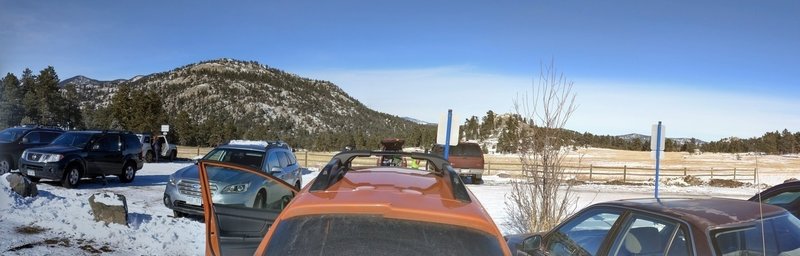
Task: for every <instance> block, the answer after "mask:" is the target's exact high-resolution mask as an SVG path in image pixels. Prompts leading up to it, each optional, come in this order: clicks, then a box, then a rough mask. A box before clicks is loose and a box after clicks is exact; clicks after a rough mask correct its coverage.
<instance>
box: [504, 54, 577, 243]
mask: <svg viewBox="0 0 800 256" xmlns="http://www.w3.org/2000/svg"><path fill="white" fill-rule="evenodd" d="M572 85H573V82H572V81H568V80H567V78H566V76H564V74H563V73H559V72H558V71H557V70H556V68H555V65H554V62H553V61H551V62H550V64H547V65H545V64H543V65H542V67H541V71H540V73H539V78H538V79H537V80H535V81H534V84H533V85H532V91H531V93H530V94H527V93H526V94H524V95H521V96H520V97H518V98H517V99H516V100H515V101H514V109H515V110H516V113H517V114H518V115H519V116H521V117H522V118H523V120H524V121H525V122H526V123H527V125H522V126H521V127H522V129H520V131H519V138H520V141H519V144H518V147H517V149H518V152H519V157H520V160H521V162H522V177H521V178H520V179H517V180H514V181H512V182H511V188H512V189H511V193H510V194H509V195H508V197H509V199H510V200H508V201H506V212H507V213H508V215H509V223H507V224H506V225H508V227H509V228H511V229H512V230H513V231H514V232H516V233H528V232H538V231H544V230H549V229H551V228H553V227H554V226H555V225H557V224H558V223H559V222H560V221H561V220H563V219H564V218H566V217H568V216H569V215H570V214H572V212H573V211H574V205H575V201H576V200H577V198H576V197H575V195H574V194H573V193H572V183H570V182H567V180H568V179H569V178H570V177H568V176H567V175H566V172H565V167H564V166H563V165H562V162H563V160H564V158H565V157H566V156H567V154H568V153H569V149H570V146H571V142H570V141H568V140H567V136H566V135H567V134H566V131H565V130H564V129H563V128H564V125H565V124H566V122H567V121H568V120H569V118H570V116H571V115H572V113H573V112H574V111H575V109H576V107H577V106H576V105H575V94H574V93H573V92H572Z"/></svg>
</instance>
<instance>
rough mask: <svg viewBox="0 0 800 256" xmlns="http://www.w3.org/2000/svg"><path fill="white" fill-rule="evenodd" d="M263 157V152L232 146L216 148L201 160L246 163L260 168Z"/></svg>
mask: <svg viewBox="0 0 800 256" xmlns="http://www.w3.org/2000/svg"><path fill="white" fill-rule="evenodd" d="M263 159H264V152H261V151H255V150H247V149H234V148H216V149H214V150H212V151H211V152H208V154H206V156H204V157H203V160H213V161H220V162H226V163H234V164H240V165H246V166H250V167H253V168H255V169H261V163H262V162H263Z"/></svg>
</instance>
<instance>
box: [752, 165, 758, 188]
mask: <svg viewBox="0 0 800 256" xmlns="http://www.w3.org/2000/svg"><path fill="white" fill-rule="evenodd" d="M757 175H758V168H753V183H756V178H757V177H756V176H757ZM756 185H758V184H756Z"/></svg>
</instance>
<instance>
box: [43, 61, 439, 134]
mask: <svg viewBox="0 0 800 256" xmlns="http://www.w3.org/2000/svg"><path fill="white" fill-rule="evenodd" d="M56 80H57V78H56ZM59 85H60V87H62V88H67V87H70V88H75V90H77V92H78V95H79V99H80V106H81V110H82V111H81V113H82V114H83V117H84V119H85V121H84V122H83V123H82V125H80V126H77V127H80V128H82V127H86V128H95V129H109V128H111V129H124V130H133V131H141V132H156V131H158V129H159V127H160V125H161V124H170V125H171V128H172V131H171V132H170V136H173V137H174V139H176V140H178V141H179V142H180V143H181V144H184V145H216V144H220V143H223V142H225V141H227V140H230V139H241V138H245V139H282V140H285V141H287V142H289V143H290V144H292V145H293V146H295V147H304V148H311V149H317V150H334V149H340V148H341V147H342V146H344V145H355V146H356V147H357V148H370V149H376V148H377V147H378V142H379V141H380V139H381V138H383V137H403V138H409V139H408V142H407V145H410V146H429V145H430V144H431V143H433V141H434V136H435V127H431V126H425V125H420V124H416V123H414V122H411V121H408V120H405V119H403V118H400V117H397V116H393V115H389V114H385V113H380V112H377V111H374V110H371V109H369V108H367V107H366V106H364V105H363V104H361V103H360V102H359V101H358V100H356V99H354V98H352V97H350V96H349V95H348V94H347V93H345V92H344V91H343V90H342V89H341V88H339V87H338V86H336V85H335V84H333V83H331V82H328V81H322V80H314V79H308V78H302V77H299V76H297V75H294V74H290V73H287V72H284V71H282V70H278V69H275V68H271V67H268V66H266V65H262V64H259V63H256V62H252V61H238V60H232V59H219V60H212V61H205V62H200V63H195V64H189V65H186V66H183V67H179V68H176V69H174V70H171V71H167V72H161V73H155V74H150V75H145V76H140V77H135V78H133V79H130V80H115V81H97V80H94V79H90V78H87V77H83V76H78V77H73V78H70V79H67V80H64V81H62V82H60V83H59ZM62 91H63V90H62ZM34 121H38V120H34Z"/></svg>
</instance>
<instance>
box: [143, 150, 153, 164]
mask: <svg viewBox="0 0 800 256" xmlns="http://www.w3.org/2000/svg"><path fill="white" fill-rule="evenodd" d="M154 157H155V155H153V151H150V150H148V151H147V153H145V154H144V161H145V162H148V163H152V162H153V158H154Z"/></svg>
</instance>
